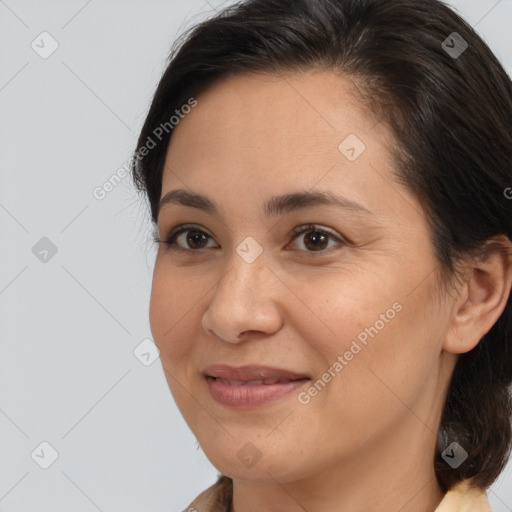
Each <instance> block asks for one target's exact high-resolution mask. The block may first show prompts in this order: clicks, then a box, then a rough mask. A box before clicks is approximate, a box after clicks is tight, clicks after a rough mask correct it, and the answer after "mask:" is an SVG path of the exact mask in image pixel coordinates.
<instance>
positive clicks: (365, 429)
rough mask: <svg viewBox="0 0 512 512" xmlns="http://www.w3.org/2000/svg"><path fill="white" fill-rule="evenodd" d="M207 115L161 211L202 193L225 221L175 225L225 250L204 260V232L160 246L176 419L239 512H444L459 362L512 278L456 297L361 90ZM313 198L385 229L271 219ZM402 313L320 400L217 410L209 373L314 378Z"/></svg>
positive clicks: (163, 340)
mask: <svg viewBox="0 0 512 512" xmlns="http://www.w3.org/2000/svg"><path fill="white" fill-rule="evenodd" d="M197 100H198V105H197V107H195V108H194V109H193V110H192V112H191V113H190V114H188V115H187V116H186V118H185V119H183V120H182V121H181V122H180V124H179V125H178V126H177V127H176V128H175V130H174V133H173V137H172V140H171V143H170V145H169V148H168V153H167V159H166V164H165V169H164V174H163V184H162V197H163V196H164V195H165V194H166V193H167V192H169V191H170V190H174V189H178V188H180V189H182V188H183V189H186V190H188V191H194V192H197V193H201V194H204V195H206V196H208V197H209V198H210V199H212V200H213V201H215V202H216V203H217V204H218V205H219V208H220V216H214V215H211V214H208V213H205V212H203V211H201V210H199V209H196V208H191V207H187V206H183V205H178V204H168V205H166V206H165V207H164V208H163V209H162V210H161V212H160V215H159V218H158V230H159V236H160V239H161V240H165V239H166V237H167V236H168V234H169V233H170V231H171V229H173V228H174V227H176V226H179V225H181V224H184V223H190V224H194V227H196V228H197V229H200V230H201V231H203V232H204V233H206V235H208V236H207V237H206V241H205V242H204V243H205V245H206V247H205V248H202V249H201V248H199V249H198V248H196V247H198V246H197V245H192V246H191V245H190V243H187V238H186V236H187V233H185V234H182V235H181V236H179V238H178V241H176V243H177V244H178V245H179V246H181V247H182V248H183V249H187V248H188V251H186V250H182V251H173V250H172V249H171V247H169V246H167V245H165V244H163V243H162V244H160V246H159V249H158V254H157V258H156V263H155V269H154V277H153V287H152V293H151V302H150V325H151V330H152V334H153V337H154V340H155V343H156V344H157V346H158V348H159V349H160V351H161V354H160V357H161V362H162V366H163V368H164V371H165V375H166V378H167V381H168V384H169V387H170V390H171V392H172V395H173V397H174V399H175V401H176V403H177V406H178V407H179V409H180V411H181V413H182V414H183V417H184V418H185V420H186V422H187V424H188V426H189V427H190V429H191V430H192V432H193V433H194V435H195V436H196V438H197V440H198V442H199V444H200V445H201V447H202V449H203V451H204V452H205V454H206V455H207V457H208V458H209V460H210V461H211V462H212V464H213V465H214V466H215V467H216V468H217V469H218V470H219V471H221V472H222V473H224V474H226V475H228V476H230V477H232V478H233V479H234V498H233V504H232V508H231V512H252V511H257V510H258V511H261V510H266V511H269V512H278V511H279V512H283V511H287V512H295V511H297V512H298V511H303V510H307V511H308V512H317V511H322V512H329V511H332V512H334V511H339V510H351V511H353V512H370V511H372V512H373V511H375V510H379V511H381V512H388V511H389V512H396V511H398V510H400V511H401V512H412V511H414V512H432V511H433V510H434V509H435V508H436V507H437V505H438V504H439V502H440V501H441V499H442V497H443V493H442V491H441V488H440V486H439V484H438V482H437V480H436V478H435V473H434V469H433V457H434V450H435V446H436V443H437V431H438V425H439V421H440V414H441V410H442V406H443V402H444V396H445V391H446V389H447V385H448V381H449V378H450V376H451V373H452V371H453V368H454V365H455V362H456V360H457V357H458V356H457V354H459V353H462V352H466V351H468V350H471V349H472V348H473V347H474V346H475V345H476V344H477V343H478V341H479V339H480V338H481V336H482V335H483V334H484V333H485V332H487V331H488V330H489V329H490V328H491V326H492V325H493V324H494V322H495V321H496V320H497V319H498V318H499V316H500V314H501V312H502V311H503V308H504V307H505V303H506V297H507V296H508V293H509V292H510V287H511V280H512V278H511V272H510V263H509V262H507V261H506V260H504V258H503V257H501V256H499V255H497V254H491V255H486V257H485V258H484V257H483V256H482V259H481V260H479V261H471V262H468V263H465V266H463V267H461V276H462V277H461V279H460V280H459V281H457V283H456V284H455V286H454V287H453V288H451V289H450V290H449V291H447V290H445V289H444V288H443V287H442V286H441V284H440V280H439V279H437V277H438V276H439V273H438V271H439V266H438V264H437V261H436V259H435V256H434V253H433V247H432V243H431V240H430V231H429V228H428V225H427V223H426V217H425V213H424V211H423V209H422V207H421V205H420V203H419V201H418V199H417V198H416V197H415V196H413V195H412V194H411V193H409V192H408V191H407V190H406V189H405V188H404V187H402V186H401V185H400V184H399V183H398V182H397V181H396V179H395V178H394V176H393V164H392V161H391V157H390V152H389V150H390V149H391V148H392V147H394V144H395V142H394V141H393V137H392V136H391V134H390V132H389V130H388V128H387V126H386V125H385V124H384V123H383V122H378V121H377V120H376V119H375V118H374V117H373V116H372V115H371V113H370V112H368V111H367V110H366V109H365V108H364V106H363V104H362V103H361V101H360V100H359V99H358V97H357V94H356V90H355V89H354V86H353V82H352V81H351V80H350V79H349V78H347V77H344V76H340V75H337V74H335V73H334V72H332V71H321V70H315V71H310V72H308V73H289V74H287V75H283V76H269V75H264V74H246V75H239V76H232V77H229V78H227V79H225V80H223V81H222V82H219V83H217V84H216V85H214V86H212V87H211V88H209V89H208V90H207V91H206V92H204V93H203V94H202V95H200V96H199V97H198V98H197ZM349 134H356V135H357V137H358V138H359V139H360V140H361V141H363V142H364V144H365V145H366V150H365V151H364V152H363V153H362V154H361V155H360V156H359V157H358V158H357V159H356V160H355V161H350V160H348V159H347V158H346V157H345V156H344V154H342V153H341V152H340V150H339V149H338V146H339V144H340V143H341V142H342V141H343V140H344V139H345V138H346V137H347V136H348V135H349ZM299 190H300V191H305V190H308V191H309V190H312V191H319V190H323V191H325V190H327V191H332V192H335V193H337V194H339V195H343V196H345V197H346V198H349V199H350V200H352V201H356V202H357V203H359V204H361V205H363V206H364V207H365V208H367V209H368V210H370V212H371V213H370V214H363V213H358V212H356V211H354V210H350V209H342V208H339V207H337V206H327V205H322V206H315V207H312V208H308V209H302V210H300V211H295V212H291V213H287V214H285V215H282V216H277V217H271V218H270V217H267V216H266V215H265V214H264V212H263V204H264V203H265V202H266V201H267V200H268V199H269V198H270V197H271V196H274V195H280V194H286V193H291V192H296V191H299ZM310 223H311V224H315V225H317V227H318V228H317V229H322V228H323V229H328V230H331V231H333V232H334V233H335V236H336V237H338V239H340V240H343V239H347V240H348V242H347V243H346V244H343V243H340V242H338V241H337V240H336V239H335V238H328V239H327V240H326V242H325V244H324V245H323V246H322V245H321V244H320V245H321V249H322V250H320V251H318V250H316V251H315V246H314V244H312V243H311V241H309V239H308V236H309V235H311V233H309V235H308V233H305V234H302V235H300V236H298V237H296V238H294V237H293V235H290V233H291V232H292V230H293V229H294V228H296V227H300V226H303V225H307V224H310ZM249 236H250V237H252V238H254V239H255V240H256V241H257V242H258V244H259V245H260V246H261V248H262V249H263V252H262V253H261V254H260V255H259V257H258V258H257V259H256V260H255V261H254V262H252V263H247V262H246V261H244V259H242V258H241V257H240V256H239V254H237V252H236V249H237V247H238V246H239V244H241V242H242V241H244V240H245V239H246V237H249ZM192 242H194V241H192ZM196 244H197V241H196ZM316 244H317V245H318V242H316ZM199 247H201V246H199ZM194 251H195V252H194ZM475 268H480V269H481V271H479V272H475V271H474V269H475ZM396 303H398V304H400V305H401V307H402V309H401V311H400V312H397V313H396V315H395V316H394V318H393V319H392V320H389V321H388V322H386V323H385V326H384V327H383V328H382V329H381V330H380V331H379V332H378V334H377V335H376V336H374V337H373V338H369V339H368V343H367V345H366V346H364V345H361V344H360V345H361V348H362V349H361V350H360V351H359V352H358V353H357V354H356V355H354V357H353V359H352V360H350V361H348V362H347V364H346V366H344V367H343V369H342V370H341V371H340V372H339V373H337V374H336V376H335V377H334V378H332V379H331V381H330V382H329V383H328V384H327V385H326V386H325V387H324V388H323V389H322V390H321V392H319V393H318V394H317V395H316V396H314V397H313V398H311V400H310V402H309V403H307V404H303V403H300V401H299V400H298V392H294V393H292V394H291V395H288V396H287V397H285V398H282V399H280V400H277V401H275V402H271V403H268V404H266V405H263V406H259V407H253V408H251V409H246V410H241V409H235V408H230V407H227V406H223V405H220V404H218V403H217V402H215V401H214V400H213V399H212V397H211V395H210V393H209V389H208V386H207V383H206V381H205V378H204V376H203V375H202V373H201V371H202V370H203V369H204V367H205V366H206V365H209V364H217V363H225V364H230V365H232V366H240V365H245V364H262V365H267V366H275V367H281V368H286V369H289V370H293V371H296V372H300V373H305V374H307V375H309V376H311V377H312V381H313V382H315V381H316V380H317V379H319V378H321V376H322V375H323V374H325V372H326V371H327V370H328V369H329V368H330V367H332V366H333V364H334V363H335V361H336V360H337V358H338V356H339V355H343V354H344V353H345V352H346V351H347V350H348V349H349V348H350V346H351V343H352V341H353V340H354V339H356V337H357V335H358V334H359V333H361V332H362V331H364V329H365V328H367V327H370V326H374V325H375V323H376V321H377V320H379V318H381V317H380V315H381V314H385V312H386V311H387V310H389V309H390V308H392V305H393V304H396ZM310 385H311V383H309V384H308V385H307V386H305V387H304V388H302V389H301V390H300V391H304V390H305V389H306V390H307V388H308V387H309V386H310ZM249 442H250V443H253V445H255V446H256V448H257V450H258V453H259V454H261V458H260V459H259V460H258V461H257V463H256V464H254V465H253V466H252V467H247V466H246V465H245V464H244V463H243V461H242V460H240V459H239V457H237V453H238V451H239V450H240V449H241V448H242V447H244V445H246V443H249Z"/></svg>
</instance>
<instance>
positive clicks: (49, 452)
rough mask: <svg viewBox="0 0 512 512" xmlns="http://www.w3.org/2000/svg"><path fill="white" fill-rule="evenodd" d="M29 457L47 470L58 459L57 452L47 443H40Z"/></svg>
mask: <svg viewBox="0 0 512 512" xmlns="http://www.w3.org/2000/svg"><path fill="white" fill-rule="evenodd" d="M30 455H31V457H32V460H33V461H34V462H35V463H36V464H37V465H38V466H39V467H41V468H43V469H48V468H49V467H50V466H51V465H52V464H53V463H54V462H55V461H56V460H57V459H58V458H59V454H58V452H57V450H56V449H55V448H54V447H53V446H52V445H51V444H50V443H49V442H48V441H43V442H42V443H40V444H39V445H38V446H37V447H36V448H35V449H34V451H33V452H32V453H31V454H30Z"/></svg>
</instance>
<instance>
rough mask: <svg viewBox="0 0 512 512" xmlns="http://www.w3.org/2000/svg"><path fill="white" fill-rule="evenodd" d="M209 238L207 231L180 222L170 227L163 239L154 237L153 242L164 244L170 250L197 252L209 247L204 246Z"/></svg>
mask: <svg viewBox="0 0 512 512" xmlns="http://www.w3.org/2000/svg"><path fill="white" fill-rule="evenodd" d="M209 238H210V239H212V237H211V236H210V235H209V234H208V233H206V232H204V231H203V230H201V229H199V228H198V227H197V226H195V225H194V224H182V225H180V226H177V227H175V228H174V229H172V230H171V232H170V233H169V234H168V235H167V236H166V237H165V240H160V239H159V238H158V237H155V242H156V243H159V244H164V245H165V246H166V247H167V248H168V249H170V250H176V251H189V252H198V251H200V250H202V249H209V248H211V247H206V244H207V242H208V239H209ZM212 240H213V239H212Z"/></svg>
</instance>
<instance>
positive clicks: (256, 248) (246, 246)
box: [236, 236, 263, 263]
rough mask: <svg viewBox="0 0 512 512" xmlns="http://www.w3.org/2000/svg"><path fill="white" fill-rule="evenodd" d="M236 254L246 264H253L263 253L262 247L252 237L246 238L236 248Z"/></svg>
mask: <svg viewBox="0 0 512 512" xmlns="http://www.w3.org/2000/svg"><path fill="white" fill-rule="evenodd" d="M236 252H237V254H238V255H239V256H240V257H241V258H242V259H243V260H244V261H245V262H246V263H253V262H254V261H256V259H257V258H258V256H259V255H260V254H261V253H262V252H263V247H261V245H260V244H259V243H258V242H256V240H255V239H254V238H253V237H252V236H248V237H247V238H246V239H245V240H244V241H243V242H242V243H241V244H240V245H239V246H238V247H237V248H236Z"/></svg>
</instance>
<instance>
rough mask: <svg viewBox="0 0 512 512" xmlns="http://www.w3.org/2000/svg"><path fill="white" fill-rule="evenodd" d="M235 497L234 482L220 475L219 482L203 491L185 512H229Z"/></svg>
mask: <svg viewBox="0 0 512 512" xmlns="http://www.w3.org/2000/svg"><path fill="white" fill-rule="evenodd" d="M232 496H233V480H231V478H229V477H227V476H225V475H219V478H218V480H217V481H216V482H215V483H214V484H213V485H212V486H210V487H208V489H206V490H205V491H203V492H202V493H201V494H199V496H197V498H196V499H195V500H194V501H193V502H192V503H191V504H190V505H189V506H188V507H187V508H186V509H185V510H183V512H229V509H230V507H231V499H232Z"/></svg>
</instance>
